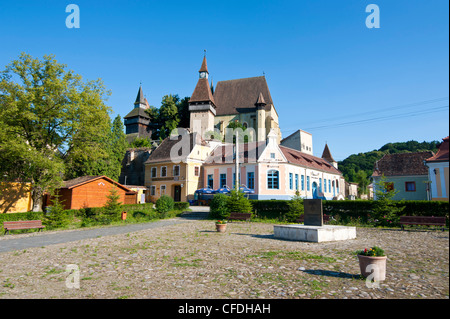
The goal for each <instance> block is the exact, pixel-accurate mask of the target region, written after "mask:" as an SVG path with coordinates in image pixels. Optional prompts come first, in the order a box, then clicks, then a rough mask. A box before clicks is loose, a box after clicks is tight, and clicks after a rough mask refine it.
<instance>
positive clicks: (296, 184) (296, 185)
mask: <svg viewBox="0 0 450 319" xmlns="http://www.w3.org/2000/svg"><path fill="white" fill-rule="evenodd" d="M295 190H297V191H298V174H295Z"/></svg>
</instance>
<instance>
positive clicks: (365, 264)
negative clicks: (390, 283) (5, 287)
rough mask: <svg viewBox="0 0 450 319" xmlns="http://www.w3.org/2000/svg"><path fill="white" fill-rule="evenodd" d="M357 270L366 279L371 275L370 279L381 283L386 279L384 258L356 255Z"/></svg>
mask: <svg viewBox="0 0 450 319" xmlns="http://www.w3.org/2000/svg"><path fill="white" fill-rule="evenodd" d="M358 259H359V268H360V270H361V275H362V276H363V277H368V276H369V275H370V274H372V273H373V275H372V279H373V280H375V281H382V280H385V279H386V259H387V257H386V256H381V257H375V256H363V255H358Z"/></svg>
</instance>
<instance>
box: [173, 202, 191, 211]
mask: <svg viewBox="0 0 450 319" xmlns="http://www.w3.org/2000/svg"><path fill="white" fill-rule="evenodd" d="M173 208H174V209H175V210H181V211H184V210H187V209H189V203H188V202H175V203H174V204H173Z"/></svg>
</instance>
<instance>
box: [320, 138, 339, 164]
mask: <svg viewBox="0 0 450 319" xmlns="http://www.w3.org/2000/svg"><path fill="white" fill-rule="evenodd" d="M322 158H323V159H324V160H326V161H327V162H328V163H330V164H331V165H333V166H334V168H336V169H338V163H337V162H336V161H335V160H334V158H333V156H331V152H330V149H329V148H328V144H327V143H325V148H324V149H323V153H322Z"/></svg>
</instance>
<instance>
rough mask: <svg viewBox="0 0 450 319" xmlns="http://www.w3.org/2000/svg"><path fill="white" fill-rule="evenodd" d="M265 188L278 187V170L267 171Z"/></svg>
mask: <svg viewBox="0 0 450 319" xmlns="http://www.w3.org/2000/svg"><path fill="white" fill-rule="evenodd" d="M267 188H268V189H278V188H279V176H278V171H276V170H270V171H268V172H267Z"/></svg>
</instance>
